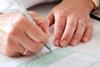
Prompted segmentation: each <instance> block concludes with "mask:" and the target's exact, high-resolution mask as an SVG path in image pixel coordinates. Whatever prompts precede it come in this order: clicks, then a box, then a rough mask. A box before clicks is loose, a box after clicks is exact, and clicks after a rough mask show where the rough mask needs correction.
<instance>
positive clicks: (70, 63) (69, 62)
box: [0, 48, 99, 67]
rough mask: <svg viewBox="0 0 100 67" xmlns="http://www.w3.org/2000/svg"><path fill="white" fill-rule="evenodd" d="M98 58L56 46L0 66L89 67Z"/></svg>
mask: <svg viewBox="0 0 100 67" xmlns="http://www.w3.org/2000/svg"><path fill="white" fill-rule="evenodd" d="M98 61H99V60H98V59H97V58H96V57H93V56H89V55H86V54H84V53H81V52H77V51H75V50H72V49H70V48H57V49H55V50H54V52H47V53H45V54H43V55H41V56H39V57H35V58H34V57H31V58H29V59H27V58H23V60H19V59H17V60H14V61H10V62H8V63H5V64H4V65H1V66H0V67H75V66H76V67H89V66H91V65H92V64H95V63H96V62H98Z"/></svg>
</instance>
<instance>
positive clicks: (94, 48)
mask: <svg viewBox="0 0 100 67" xmlns="http://www.w3.org/2000/svg"><path fill="white" fill-rule="evenodd" d="M53 6H54V4H50V6H49V5H43V6H38V7H34V10H35V11H37V12H38V13H40V14H41V15H42V16H45V15H46V14H47V12H48V11H49V10H50V9H51V8H52V7H53ZM41 8H44V10H41ZM93 25H94V28H93V29H94V32H93V37H92V39H91V41H90V42H88V43H85V44H83V43H81V44H80V45H78V46H76V47H71V46H70V47H66V48H55V47H54V46H51V48H52V49H54V52H49V51H48V50H47V49H46V48H44V49H43V50H42V51H41V52H40V53H39V54H38V55H36V56H32V57H18V58H11V57H7V56H4V55H1V54H0V67H100V30H99V28H100V22H99V21H96V20H93ZM50 32H51V37H50V41H49V42H48V43H50V44H51V45H53V43H52V40H53V34H52V33H53V27H52V28H51V29H50Z"/></svg>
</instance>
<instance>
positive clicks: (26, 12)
mask: <svg viewBox="0 0 100 67" xmlns="http://www.w3.org/2000/svg"><path fill="white" fill-rule="evenodd" d="M14 4H15V5H16V7H17V9H18V10H19V11H20V12H21V13H22V14H23V15H24V16H26V17H27V19H28V20H29V21H30V22H31V23H32V24H34V25H36V23H35V21H34V19H33V18H32V16H31V15H30V14H29V13H28V11H27V9H25V7H24V6H23V4H22V3H21V2H20V1H19V0H14ZM44 46H45V47H46V48H47V49H48V50H49V51H50V52H52V49H51V48H50V47H49V46H50V44H48V45H44Z"/></svg>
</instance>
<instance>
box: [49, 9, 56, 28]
mask: <svg viewBox="0 0 100 67" xmlns="http://www.w3.org/2000/svg"><path fill="white" fill-rule="evenodd" d="M47 20H49V26H52V25H53V24H54V21H55V20H54V15H53V13H52V11H51V12H49V14H48V15H47Z"/></svg>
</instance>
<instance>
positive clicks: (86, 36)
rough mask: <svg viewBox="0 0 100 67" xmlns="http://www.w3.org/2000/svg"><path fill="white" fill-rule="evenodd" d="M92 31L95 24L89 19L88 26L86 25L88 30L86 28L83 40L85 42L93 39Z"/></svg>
mask: <svg viewBox="0 0 100 67" xmlns="http://www.w3.org/2000/svg"><path fill="white" fill-rule="evenodd" d="M92 31H93V24H92V22H91V21H89V22H88V23H87V27H86V30H85V33H84V35H83V37H82V41H83V42H87V41H89V40H90V39H91V36H92Z"/></svg>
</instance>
